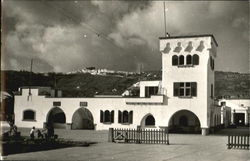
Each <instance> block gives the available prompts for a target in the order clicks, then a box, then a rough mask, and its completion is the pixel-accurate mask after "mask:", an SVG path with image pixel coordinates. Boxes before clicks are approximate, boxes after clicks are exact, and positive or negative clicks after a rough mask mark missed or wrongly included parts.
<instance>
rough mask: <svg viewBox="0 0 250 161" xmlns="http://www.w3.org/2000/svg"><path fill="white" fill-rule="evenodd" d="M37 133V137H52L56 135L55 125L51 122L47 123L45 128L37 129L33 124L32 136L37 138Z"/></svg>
mask: <svg viewBox="0 0 250 161" xmlns="http://www.w3.org/2000/svg"><path fill="white" fill-rule="evenodd" d="M35 133H37V138H41V139H43V138H51V137H54V127H53V126H51V125H50V124H46V126H45V128H44V129H43V130H39V129H38V130H36V128H35V127H34V126H33V127H32V129H31V130H30V138H31V139H34V138H35Z"/></svg>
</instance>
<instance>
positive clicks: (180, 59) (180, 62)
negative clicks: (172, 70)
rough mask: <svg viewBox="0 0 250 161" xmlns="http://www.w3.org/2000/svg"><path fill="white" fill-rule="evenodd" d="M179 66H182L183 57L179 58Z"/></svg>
mask: <svg viewBox="0 0 250 161" xmlns="http://www.w3.org/2000/svg"><path fill="white" fill-rule="evenodd" d="M179 65H184V56H183V55H181V56H179Z"/></svg>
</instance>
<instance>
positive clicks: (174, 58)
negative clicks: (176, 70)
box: [172, 55, 178, 66]
mask: <svg viewBox="0 0 250 161" xmlns="http://www.w3.org/2000/svg"><path fill="white" fill-rule="evenodd" d="M172 65H173V66H176V65H178V56H177V55H174V56H173V57H172Z"/></svg>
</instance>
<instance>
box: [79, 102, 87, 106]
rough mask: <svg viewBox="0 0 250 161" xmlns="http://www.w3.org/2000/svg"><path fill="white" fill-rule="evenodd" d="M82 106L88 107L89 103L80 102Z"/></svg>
mask: <svg viewBox="0 0 250 161" xmlns="http://www.w3.org/2000/svg"><path fill="white" fill-rule="evenodd" d="M80 106H88V102H80Z"/></svg>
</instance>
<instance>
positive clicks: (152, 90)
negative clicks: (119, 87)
mask: <svg viewBox="0 0 250 161" xmlns="http://www.w3.org/2000/svg"><path fill="white" fill-rule="evenodd" d="M157 94H158V87H157V86H154V87H148V86H146V87H145V97H150V96H151V95H157Z"/></svg>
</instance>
